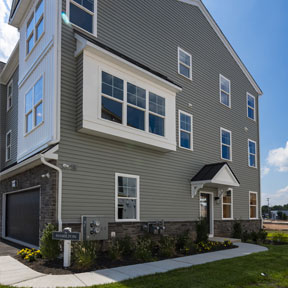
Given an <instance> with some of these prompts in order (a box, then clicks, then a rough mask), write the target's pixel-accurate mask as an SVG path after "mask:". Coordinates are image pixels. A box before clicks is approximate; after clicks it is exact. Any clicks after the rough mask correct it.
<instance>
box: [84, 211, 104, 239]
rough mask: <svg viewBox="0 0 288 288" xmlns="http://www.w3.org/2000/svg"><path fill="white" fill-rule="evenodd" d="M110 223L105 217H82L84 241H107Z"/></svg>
mask: <svg viewBox="0 0 288 288" xmlns="http://www.w3.org/2000/svg"><path fill="white" fill-rule="evenodd" d="M108 221H109V219H108V217H105V216H82V235H83V241H92V240H107V239H108Z"/></svg>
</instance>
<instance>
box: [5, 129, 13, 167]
mask: <svg viewBox="0 0 288 288" xmlns="http://www.w3.org/2000/svg"><path fill="white" fill-rule="evenodd" d="M9 134H10V144H9V145H8V143H7V142H8V141H7V138H8V135H9ZM5 140H6V145H5V161H6V162H8V161H10V160H11V149H12V130H9V131H8V132H7V133H6V139H5ZM8 147H9V148H10V154H9V155H8ZM8 156H9V157H8Z"/></svg>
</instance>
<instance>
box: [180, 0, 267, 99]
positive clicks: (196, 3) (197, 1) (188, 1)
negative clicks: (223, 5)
mask: <svg viewBox="0 0 288 288" xmlns="http://www.w3.org/2000/svg"><path fill="white" fill-rule="evenodd" d="M178 1H180V2H183V3H186V4H190V5H193V6H197V7H198V8H199V9H200V11H201V12H202V13H203V15H204V16H205V17H206V19H207V21H208V22H209V24H210V25H211V26H212V28H213V29H214V31H215V32H216V34H217V35H218V37H219V38H220V39H221V41H222V42H223V44H224V46H225V47H226V48H227V50H228V51H229V52H230V54H231V55H232V57H233V58H234V60H235V61H236V63H237V64H238V66H239V67H240V68H241V70H242V71H243V73H244V74H245V76H246V77H247V79H248V80H249V82H250V83H251V85H252V86H253V88H254V89H255V90H256V91H257V93H258V94H259V95H260V96H261V95H262V94H263V92H262V90H261V89H260V87H259V86H258V84H257V83H256V81H255V80H254V78H253V77H252V75H251V74H250V72H249V71H248V69H247V68H246V66H245V65H244V63H243V62H242V60H241V59H240V57H239V56H238V55H237V53H236V52H235V50H234V49H233V47H232V46H231V44H230V43H229V41H228V40H227V38H226V37H225V35H224V34H223V32H222V31H221V29H220V28H219V26H218V25H217V23H216V22H215V20H214V19H213V17H212V16H211V14H210V13H209V11H208V10H207V8H206V7H205V5H204V4H203V3H202V1H200V0H178Z"/></svg>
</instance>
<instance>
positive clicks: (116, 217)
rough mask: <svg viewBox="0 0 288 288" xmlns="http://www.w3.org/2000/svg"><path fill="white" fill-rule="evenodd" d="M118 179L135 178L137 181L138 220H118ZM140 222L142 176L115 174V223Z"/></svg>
mask: <svg viewBox="0 0 288 288" xmlns="http://www.w3.org/2000/svg"><path fill="white" fill-rule="evenodd" d="M118 177H128V178H135V179H136V181H137V194H136V197H137V199H136V219H118ZM138 221H140V176H138V175H131V174H122V173H115V222H138Z"/></svg>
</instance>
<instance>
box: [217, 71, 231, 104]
mask: <svg viewBox="0 0 288 288" xmlns="http://www.w3.org/2000/svg"><path fill="white" fill-rule="evenodd" d="M221 78H223V79H225V80H227V81H228V82H229V94H228V96H229V105H226V104H225V103H223V102H222V101H221V92H222V91H223V92H224V93H225V94H227V92H226V91H224V90H222V89H221ZM219 96H220V103H221V104H222V105H224V106H225V107H228V108H230V109H231V81H230V80H229V79H228V78H226V77H225V76H223V75H222V74H219Z"/></svg>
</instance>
